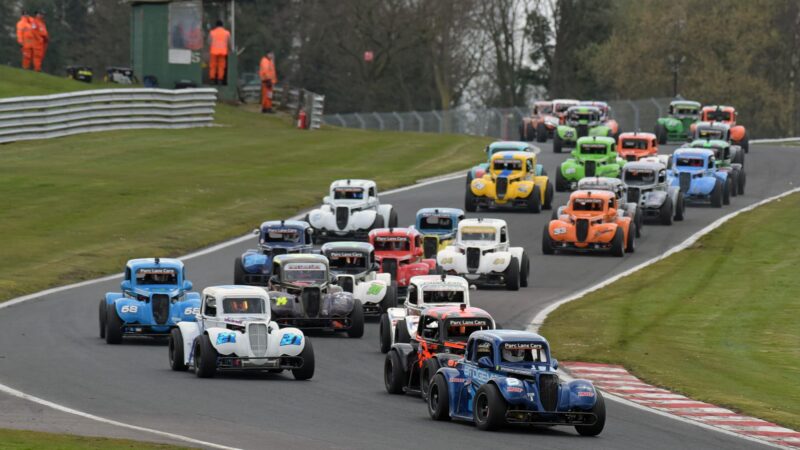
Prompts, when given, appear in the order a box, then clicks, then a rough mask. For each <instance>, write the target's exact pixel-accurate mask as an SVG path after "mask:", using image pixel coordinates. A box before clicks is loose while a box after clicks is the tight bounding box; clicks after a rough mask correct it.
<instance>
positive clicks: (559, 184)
mask: <svg viewBox="0 0 800 450" xmlns="http://www.w3.org/2000/svg"><path fill="white" fill-rule="evenodd" d="M569 188H570V184H569V181H567V179H566V178H565V177H564V174H563V173H562V172H561V166H560V165H559V166H558V167H557V168H556V191H557V192H565V191H568V190H569Z"/></svg>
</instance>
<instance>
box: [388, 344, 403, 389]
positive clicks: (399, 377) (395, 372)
mask: <svg viewBox="0 0 800 450" xmlns="http://www.w3.org/2000/svg"><path fill="white" fill-rule="evenodd" d="M405 379H406V374H405V371H404V370H403V365H402V363H401V361H400V355H399V354H398V353H397V351H396V350H392V351H390V352H389V354H388V355H386V361H385V362H384V363H383V385H384V386H385V387H386V392H388V393H390V394H402V393H403V385H404V384H405Z"/></svg>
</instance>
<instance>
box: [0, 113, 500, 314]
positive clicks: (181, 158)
mask: <svg viewBox="0 0 800 450" xmlns="http://www.w3.org/2000/svg"><path fill="white" fill-rule="evenodd" d="M217 123H218V124H219V125H220V126H216V127H211V128H203V129H192V130H147V131H142V130H138V131H119V132H110V133H96V134H85V135H80V136H72V137H67V138H62V139H52V140H42V141H28V142H20V143H14V144H10V145H4V146H0V248H2V249H3V258H0V301H1V300H2V299H9V298H12V297H15V296H18V295H22V294H25V293H30V292H35V291H38V290H40V289H43V288H47V287H50V286H55V285H61V284H67V283H73V282H76V281H79V280H84V279H89V278H93V277H96V276H99V275H102V274H107V273H113V272H115V271H119V270H121V269H122V267H123V265H124V263H125V261H126V260H127V259H129V258H131V257H140V256H149V255H153V256H156V255H159V256H167V255H180V254H183V253H186V252H187V251H189V250H191V249H197V248H201V247H204V246H207V245H210V244H212V243H215V242H219V241H222V240H224V239H226V238H231V237H234V236H238V235H241V234H243V233H245V232H247V230H250V229H252V228H253V227H254V226H257V225H258V224H259V223H260V222H261V221H263V220H266V219H270V218H282V217H288V216H291V215H293V214H294V213H296V212H297V211H298V210H300V209H303V208H306V207H310V206H312V205H315V204H318V203H319V202H320V201H321V199H322V196H323V195H325V193H326V192H327V188H328V185H329V184H330V182H331V181H332V180H334V179H337V178H372V179H376V180H377V181H378V183H379V187H380V188H381V189H383V190H386V189H388V188H392V187H397V186H400V185H406V184H411V183H413V182H414V181H416V180H418V179H420V178H425V177H429V176H433V175H437V174H442V173H447V172H450V171H454V170H458V169H462V168H466V167H468V166H469V165H471V164H474V163H476V162H477V161H479V160H480V159H481V156H482V155H483V153H482V152H481V151H480V149H481V148H483V147H484V146H485V144H486V143H487V142H488V140H487V139H485V138H477V137H468V136H454V135H434V134H416V133H402V134H401V133H392V132H365V131H361V130H351V129H336V128H333V129H324V130H321V131H310V132H309V131H302V130H297V129H295V128H293V127H292V126H291V123H290V121H289V120H288V119H287V118H281V117H275V116H272V117H268V116H264V115H261V114H255V113H249V112H245V111H242V110H240V109H236V108H233V107H229V106H225V105H220V106H218V108H217ZM446 206H453V205H446ZM456 206H457V205H456ZM232 263H233V262H231V264H232ZM231 270H232V269H231ZM190 274H191V272H190Z"/></svg>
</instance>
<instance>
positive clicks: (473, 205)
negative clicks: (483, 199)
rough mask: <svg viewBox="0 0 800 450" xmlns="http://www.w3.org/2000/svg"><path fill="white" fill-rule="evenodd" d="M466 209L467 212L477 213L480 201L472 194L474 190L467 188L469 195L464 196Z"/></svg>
mask: <svg viewBox="0 0 800 450" xmlns="http://www.w3.org/2000/svg"><path fill="white" fill-rule="evenodd" d="M464 209H465V210H466V211H467V212H475V211H477V210H478V200H477V199H476V198H475V194H473V193H472V188H471V187H470V186H467V193H466V194H465V195H464Z"/></svg>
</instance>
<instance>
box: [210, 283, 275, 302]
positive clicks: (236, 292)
mask: <svg viewBox="0 0 800 450" xmlns="http://www.w3.org/2000/svg"><path fill="white" fill-rule="evenodd" d="M206 295H210V296H212V297H215V298H220V297H223V298H224V297H245V296H257V297H261V298H265V299H268V298H269V295H268V294H267V291H266V289H264V288H262V287H258V286H236V285H223V286H209V287H207V288H205V289H203V297H205V296H206Z"/></svg>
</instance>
